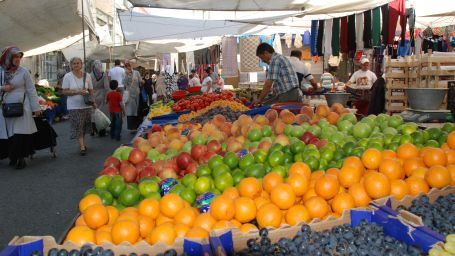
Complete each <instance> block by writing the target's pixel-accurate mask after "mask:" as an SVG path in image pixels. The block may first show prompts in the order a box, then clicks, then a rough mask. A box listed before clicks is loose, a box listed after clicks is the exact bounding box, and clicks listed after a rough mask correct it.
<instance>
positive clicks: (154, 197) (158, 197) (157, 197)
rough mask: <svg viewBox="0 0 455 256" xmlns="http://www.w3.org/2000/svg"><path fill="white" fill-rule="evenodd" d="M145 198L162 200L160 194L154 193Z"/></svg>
mask: <svg viewBox="0 0 455 256" xmlns="http://www.w3.org/2000/svg"><path fill="white" fill-rule="evenodd" d="M145 198H151V199H155V200H157V201H159V200H161V194H160V193H159V192H152V193H150V194H148V195H147V196H146V197H145Z"/></svg>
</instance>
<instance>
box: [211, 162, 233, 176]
mask: <svg viewBox="0 0 455 256" xmlns="http://www.w3.org/2000/svg"><path fill="white" fill-rule="evenodd" d="M225 172H227V173H229V172H231V169H230V168H229V166H227V165H225V164H220V165H218V166H216V168H215V170H213V171H212V177H213V178H216V177H218V176H219V175H221V174H223V173H225Z"/></svg>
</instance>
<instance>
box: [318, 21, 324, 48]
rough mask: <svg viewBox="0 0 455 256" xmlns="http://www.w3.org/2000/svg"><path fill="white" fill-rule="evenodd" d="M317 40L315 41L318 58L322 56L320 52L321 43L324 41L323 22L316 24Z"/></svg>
mask: <svg viewBox="0 0 455 256" xmlns="http://www.w3.org/2000/svg"><path fill="white" fill-rule="evenodd" d="M318 24H319V26H318V39H317V50H318V56H322V55H324V53H323V51H322V43H323V41H324V21H323V20H320V21H319V22H318Z"/></svg>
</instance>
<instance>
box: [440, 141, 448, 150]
mask: <svg viewBox="0 0 455 256" xmlns="http://www.w3.org/2000/svg"><path fill="white" fill-rule="evenodd" d="M441 149H442V150H450V147H449V145H447V143H444V144H442V145H441Z"/></svg>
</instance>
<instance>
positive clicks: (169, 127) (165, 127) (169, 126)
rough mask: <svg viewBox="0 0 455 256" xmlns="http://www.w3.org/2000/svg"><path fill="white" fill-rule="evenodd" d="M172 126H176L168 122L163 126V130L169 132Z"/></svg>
mask: <svg viewBox="0 0 455 256" xmlns="http://www.w3.org/2000/svg"><path fill="white" fill-rule="evenodd" d="M171 128H174V126H172V125H171V124H167V125H165V126H164V127H163V130H164V132H166V133H167V132H168V131H169V129H171Z"/></svg>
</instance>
